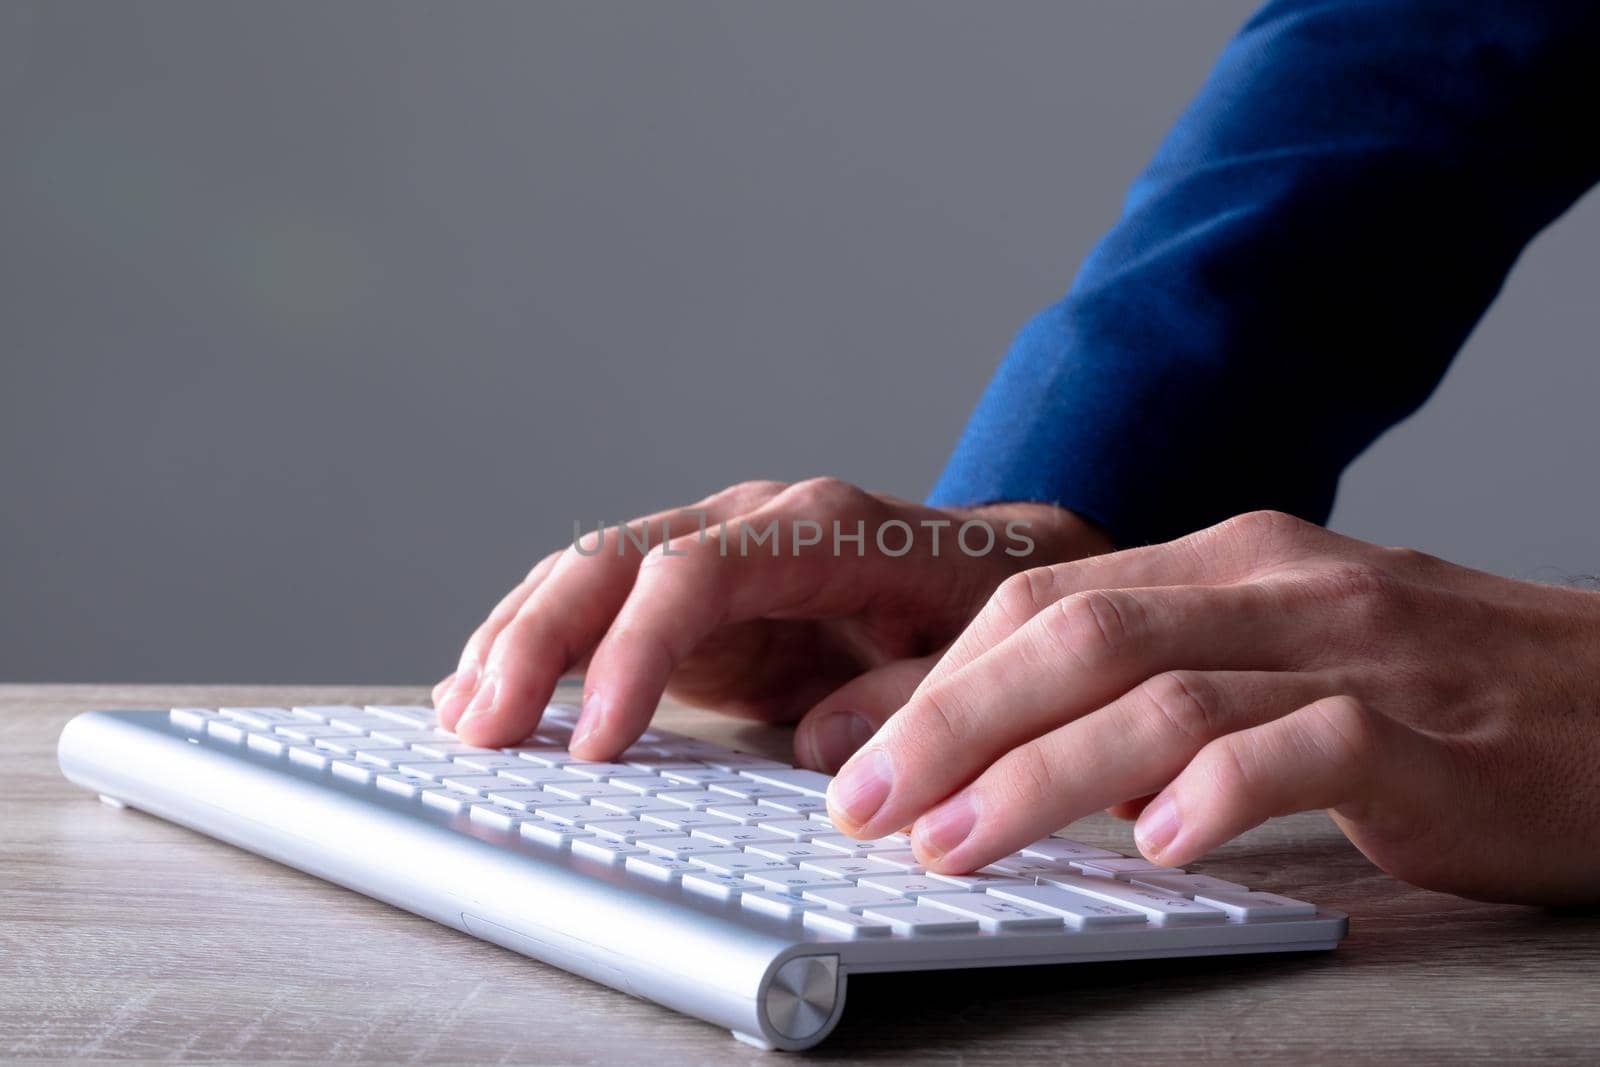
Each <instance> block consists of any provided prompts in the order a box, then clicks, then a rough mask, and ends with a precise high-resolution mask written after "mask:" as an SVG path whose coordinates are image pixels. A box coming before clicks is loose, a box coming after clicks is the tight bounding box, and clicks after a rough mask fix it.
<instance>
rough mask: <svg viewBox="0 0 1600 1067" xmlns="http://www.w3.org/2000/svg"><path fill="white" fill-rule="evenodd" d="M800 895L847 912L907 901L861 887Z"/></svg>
mask: <svg viewBox="0 0 1600 1067" xmlns="http://www.w3.org/2000/svg"><path fill="white" fill-rule="evenodd" d="M800 895H801V896H803V897H805V898H806V899H807V900H814V901H816V902H817V903H818V904H826V905H827V906H828V907H830V908H843V909H845V910H846V911H860V910H861V909H862V908H869V907H872V906H874V905H877V904H901V903H904V902H905V899H906V898H905V897H902V896H901V895H900V894H898V893H889V892H886V891H885V890H882V889H870V888H867V887H865V886H860V885H852V886H845V887H843V888H841V889H803V890H801V891H800Z"/></svg>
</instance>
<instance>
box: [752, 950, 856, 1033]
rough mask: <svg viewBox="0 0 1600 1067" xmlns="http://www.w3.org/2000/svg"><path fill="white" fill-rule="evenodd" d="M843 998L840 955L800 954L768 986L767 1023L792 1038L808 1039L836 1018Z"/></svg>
mask: <svg viewBox="0 0 1600 1067" xmlns="http://www.w3.org/2000/svg"><path fill="white" fill-rule="evenodd" d="M838 1000H839V957H838V956H796V957H795V958H794V959H791V960H789V961H787V962H786V963H784V964H783V966H781V967H779V968H778V971H777V973H776V974H774V975H773V976H772V981H771V982H770V983H768V985H767V992H766V996H765V997H764V998H763V1002H762V1010H763V1011H764V1012H765V1014H766V1017H767V1025H768V1026H770V1027H772V1029H774V1030H776V1031H777V1032H778V1033H779V1034H781V1035H782V1036H783V1037H785V1038H788V1039H789V1040H790V1041H805V1040H806V1039H808V1038H810V1037H812V1036H813V1035H816V1034H817V1033H818V1032H819V1031H821V1030H823V1029H824V1028H825V1027H827V1025H828V1024H829V1022H830V1021H832V1019H833V1014H834V1008H835V1006H836V1005H837V1004H838Z"/></svg>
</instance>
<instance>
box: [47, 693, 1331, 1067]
mask: <svg viewBox="0 0 1600 1067" xmlns="http://www.w3.org/2000/svg"><path fill="white" fill-rule="evenodd" d="M59 758H60V763H61V769H62V772H63V773H64V774H65V775H66V776H67V778H68V779H70V780H71V781H73V782H74V783H76V784H78V785H80V786H82V787H84V788H85V789H89V790H92V791H94V792H96V793H99V794H101V796H102V798H105V799H107V800H109V801H112V802H114V803H118V804H123V805H127V806H129V807H133V808H137V809H139V810H141V811H145V812H148V813H150V814H152V815H156V816H159V817H161V818H163V819H167V820H169V821H171V822H175V823H178V824H180V825H182V826H186V827H189V828H190V829H193V830H198V831H199V832H201V833H203V834H207V835H209V836H211V837H215V838H218V839H219V840H222V841H226V842H228V843H229V844H232V845H237V846H238V847H240V848H244V849H248V850H250V851H251V852H255V853H259V854H260V855H263V856H266V857H269V858H271V859H274V860H277V861H278V862H280V863H284V864H287V865H289V866H291V867H296V868H298V869H300V870H302V871H305V872H307V873H309V874H314V875H316V876H317V877H319V878H323V879H326V880H327V881H330V882H334V883H336V884H338V885H342V886H345V887H347V888H349V889H353V890H355V891H357V892H359V893H364V894H366V895H367V896H370V897H375V898H377V899H378V900H382V901H384V902H385V903H388V904H392V905H394V906H395V907H398V908H404V909H405V910H407V911H410V912H414V913H416V914H418V915H421V916H424V917H426V918H429V919H432V920H434V921H435V922H439V923H443V924H444V925H446V926H449V927H452V928H454V929H456V930H460V931H463V932H464V933H468V934H471V935H473V936H474V937H478V938H481V939H483V940H485V941H491V942H493V943H495V944H497V945H501V946H503V947H505V948H508V949H510V950H512V951H513V952H519V953H521V954H523V955H525V956H530V957H532V958H534V959H537V960H542V961H544V962H546V963H550V964H554V965H555V966H557V967H561V968H564V969H565V970H568V971H571V972H573V973H574V974H579V975H582V976H583V977H585V978H588V979H591V980H593V981H596V982H600V983H602V984H604V985H608V986H610V987H612V988H613V989H617V990H620V991H622V992H624V993H631V994H633V995H634V996H638V997H643V998H645V999H648V1000H653V1001H655V1002H657V1003H659V1004H663V1005H665V1006H667V1007H669V1008H673V1009H675V1010H677V1011H680V1012H684V1013H686V1014H689V1015H694V1016H697V1017H698V1018H701V1019H704V1020H706V1021H707V1022H711V1023H713V1024H715V1025H717V1026H722V1027H726V1028H727V1029H729V1030H731V1031H732V1032H733V1034H734V1036H735V1037H738V1038H740V1039H741V1040H743V1041H746V1042H749V1043H751V1044H754V1045H757V1046H759V1047H762V1048H772V1049H784V1050H800V1049H806V1048H810V1047H811V1046H813V1045H816V1044H817V1043H818V1042H820V1041H821V1040H823V1038H825V1037H827V1035H828V1033H829V1032H830V1031H831V1030H832V1029H833V1027H834V1025H835V1024H836V1023H837V1022H838V1020H839V1016H840V1013H841V1012H842V1011H843V1009H844V1001H845V985H846V982H847V980H848V978H849V976H850V975H851V974H865V973H873V972H885V971H921V970H938V969H953V968H963V967H993V966H1005V965H1020V964H1050V963H1083V962H1089V961H1095V960H1134V959H1155V958H1162V957H1175V956H1211V955H1227V954H1243V953H1260V952H1304V951H1312V950H1325V949H1331V948H1334V947H1335V946H1336V945H1337V944H1338V942H1339V940H1340V939H1341V938H1342V937H1344V935H1345V933H1346V930H1347V926H1348V924H1347V920H1346V917H1345V916H1344V915H1343V914H1341V913H1339V912H1334V911H1328V910H1324V909H1321V908H1319V909H1318V911H1317V914H1316V916H1315V917H1311V918H1302V919H1279V920H1273V921H1267V922H1250V923H1240V922H1235V921H1229V922H1227V923H1221V924H1206V925H1190V926H1185V925H1174V926H1155V925H1150V924H1146V925H1144V926H1142V927H1134V926H1129V927H1111V928H1106V929H1102V930H1093V931H1087V930H1086V931H1075V930H1072V929H1070V928H1068V929H1065V930H1060V931H1058V930H1049V931H1034V930H1019V931H1014V932H1002V933H971V934H958V933H949V934H923V935H919V936H914V937H902V936H898V935H896V936H890V937H871V938H857V939H849V940H846V939H841V938H836V937H831V936H825V935H821V934H818V933H815V932H813V931H811V930H809V929H806V928H804V927H802V926H801V925H800V924H799V923H798V922H796V921H793V920H785V919H778V918H771V917H768V916H765V915H761V914H757V913H753V912H750V911H748V910H745V909H743V908H742V907H741V906H740V904H739V903H738V901H737V900H734V901H731V902H718V901H713V900H710V899H707V898H703V897H697V896H694V895H691V894H687V893H685V892H684V891H683V890H682V889H681V888H680V887H679V886H677V885H675V884H671V883H662V882H657V881H654V880H651V879H648V878H644V877H641V876H639V875H637V874H634V873H630V872H627V871H626V870H625V869H624V868H623V866H622V865H621V864H607V863H604V862H601V861H599V860H595V859H591V858H589V857H586V856H582V855H574V854H572V853H571V852H570V851H569V850H565V849H562V850H557V849H556V848H554V847H552V846H544V845H539V844H536V843H534V842H530V841H527V840H525V839H523V838H522V836H521V835H520V834H518V833H516V832H515V831H504V830H498V829H494V828H491V827H488V826H484V825H482V824H480V823H477V822H473V821H471V820H469V819H468V817H467V816H466V815H465V814H460V815H452V814H446V813H444V812H441V811H438V810H435V809H433V808H430V807H426V806H424V805H422V804H421V803H419V802H417V801H415V800H411V799H406V798H401V797H398V796H392V795H389V794H386V793H381V792H378V791H376V790H373V789H371V788H370V787H366V786H362V785H359V784H356V783H352V782H348V781H346V780H344V779H341V778H337V777H334V776H333V775H331V774H330V773H328V772H327V771H325V770H315V769H312V768H309V767H305V766H301V765H299V764H294V763H291V762H289V761H288V760H287V759H285V758H284V757H282V756H275V755H268V754H266V753H262V752H259V751H256V750H254V749H250V748H247V747H245V746H243V745H239V744H232V743H229V742H226V741H223V740H220V739H217V738H214V737H210V736H197V735H195V734H194V733H192V732H190V731H188V730H185V729H184V728H182V727H180V726H178V725H176V724H174V723H172V722H171V721H170V720H169V718H168V712H167V710H166V709H161V710H153V711H123V710H119V711H91V712H86V713H84V714H82V715H79V716H77V717H76V718H74V719H73V720H72V721H71V722H69V723H68V724H67V726H66V728H65V729H64V730H63V731H62V734H61V740H60V745H59Z"/></svg>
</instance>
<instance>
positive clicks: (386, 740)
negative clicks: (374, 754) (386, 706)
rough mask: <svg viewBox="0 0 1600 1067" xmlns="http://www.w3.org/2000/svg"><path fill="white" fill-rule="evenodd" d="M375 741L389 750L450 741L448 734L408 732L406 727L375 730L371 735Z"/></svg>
mask: <svg viewBox="0 0 1600 1067" xmlns="http://www.w3.org/2000/svg"><path fill="white" fill-rule="evenodd" d="M369 736H370V737H372V739H373V740H374V741H378V742H381V743H382V744H383V745H384V746H385V747H388V748H405V747H407V746H409V745H415V744H419V743H424V742H428V741H440V740H448V739H449V735H448V734H441V733H439V731H437V730H407V729H405V728H404V727H397V728H394V729H383V730H373V731H372V733H371V734H370V735H369Z"/></svg>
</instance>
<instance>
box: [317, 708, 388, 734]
mask: <svg viewBox="0 0 1600 1067" xmlns="http://www.w3.org/2000/svg"><path fill="white" fill-rule="evenodd" d="M318 710H319V711H323V709H320V708H319V709H318ZM323 718H325V719H327V721H328V725H330V726H338V727H340V728H342V729H345V730H349V731H351V732H352V733H358V734H364V733H367V732H369V731H372V730H382V729H383V728H385V727H387V726H393V725H394V723H392V722H389V721H388V720H387V719H382V718H379V717H378V716H376V715H371V714H368V713H367V712H365V711H362V710H361V709H360V708H348V707H339V706H337V705H334V706H331V707H329V708H327V709H326V710H325V711H323Z"/></svg>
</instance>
